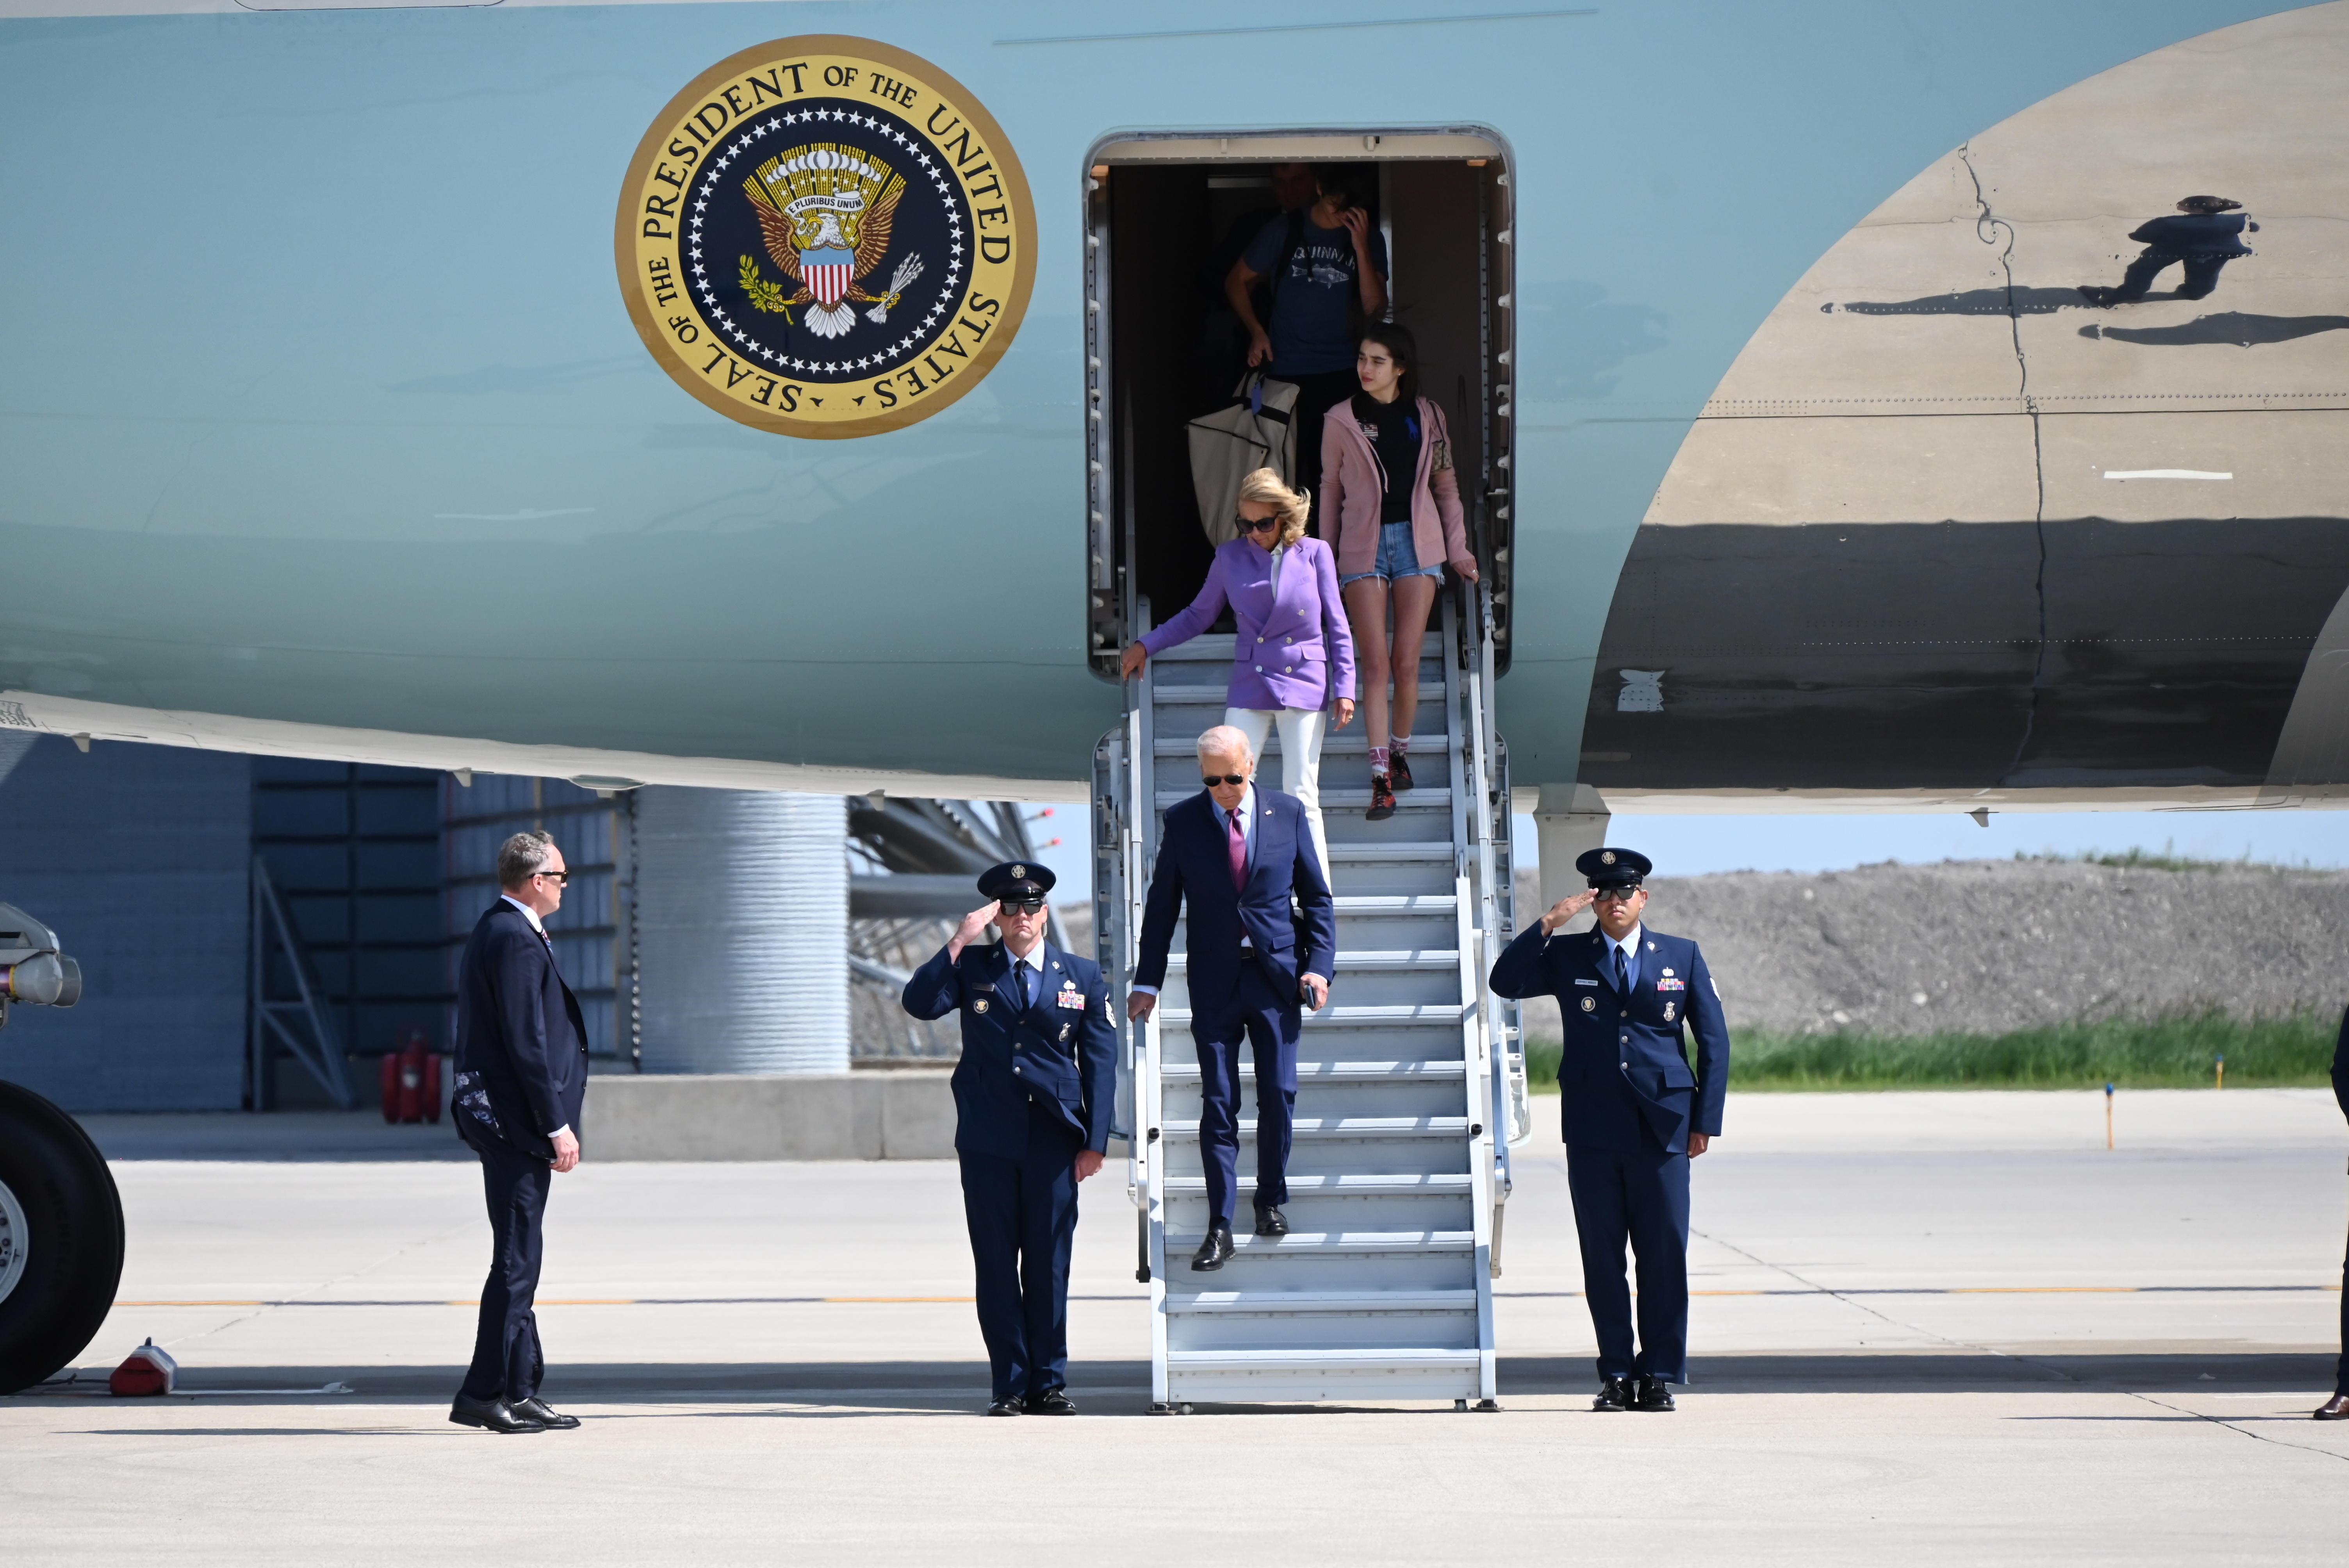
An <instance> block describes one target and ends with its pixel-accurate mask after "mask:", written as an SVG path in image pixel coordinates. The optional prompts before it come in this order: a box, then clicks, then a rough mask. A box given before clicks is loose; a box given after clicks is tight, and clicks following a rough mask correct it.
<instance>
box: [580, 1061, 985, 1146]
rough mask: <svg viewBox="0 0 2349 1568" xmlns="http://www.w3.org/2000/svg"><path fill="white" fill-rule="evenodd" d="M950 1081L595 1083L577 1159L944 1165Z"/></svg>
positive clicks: (859, 1076) (886, 1076) (614, 1079)
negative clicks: (917, 1162)
mask: <svg viewBox="0 0 2349 1568" xmlns="http://www.w3.org/2000/svg"><path fill="white" fill-rule="evenodd" d="M952 1076H953V1075H952V1074H951V1073H949V1072H944V1071H940V1072H929V1071H919V1070H915V1071H898V1070H893V1071H887V1072H863V1073H837V1074H826V1075H822V1076H807V1077H790V1078H771V1077H754V1076H750V1075H744V1074H736V1073H709V1074H700V1073H648V1074H644V1075H626V1076H622V1075H611V1076H604V1075H598V1076H596V1077H594V1078H589V1079H588V1080H587V1108H586V1110H585V1114H584V1116H583V1117H582V1120H583V1121H584V1123H585V1129H584V1138H583V1144H584V1150H583V1151H584V1152H585V1154H586V1155H587V1157H588V1158H590V1159H592V1160H596V1161H605V1160H674V1161H688V1160H950V1159H952V1158H953V1157H954V1131H955V1109H954V1095H953V1092H952V1090H951V1089H950V1088H948V1087H947V1080H948V1079H949V1078H951V1077H952Z"/></svg>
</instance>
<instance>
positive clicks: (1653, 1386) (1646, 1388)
mask: <svg viewBox="0 0 2349 1568" xmlns="http://www.w3.org/2000/svg"><path fill="white" fill-rule="evenodd" d="M1632 1408H1633V1409H1635V1410H1677V1409H1679V1408H1680V1407H1679V1406H1678V1405H1675V1404H1674V1403H1672V1386H1671V1384H1670V1383H1667V1382H1665V1381H1664V1380H1663V1379H1662V1378H1661V1377H1642V1378H1640V1401H1639V1403H1638V1404H1636V1405H1634V1406H1633V1407H1632Z"/></svg>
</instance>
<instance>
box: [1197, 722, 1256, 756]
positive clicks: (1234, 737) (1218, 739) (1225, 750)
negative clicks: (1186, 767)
mask: <svg viewBox="0 0 2349 1568" xmlns="http://www.w3.org/2000/svg"><path fill="white" fill-rule="evenodd" d="M1210 751H1216V752H1221V753H1222V754H1223V755H1225V756H1226V757H1245V758H1247V759H1248V760H1249V761H1251V762H1253V761H1255V760H1256V753H1255V752H1254V751H1253V750H1251V749H1250V748H1249V747H1248V738H1247V731H1246V730H1244V729H1240V728H1237V727H1234V726H1232V725H1228V724H1219V725H1216V727H1214V728H1212V729H1210V730H1208V731H1207V732H1206V734H1204V735H1202V736H1200V737H1199V755H1200V756H1202V757H1205V756H1206V755H1207V753H1208V752H1210Z"/></svg>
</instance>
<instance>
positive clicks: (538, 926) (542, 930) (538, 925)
mask: <svg viewBox="0 0 2349 1568" xmlns="http://www.w3.org/2000/svg"><path fill="white" fill-rule="evenodd" d="M498 896H499V897H500V898H502V899H503V900H505V901H506V902H507V903H510V904H512V905H513V906H514V907H515V908H516V909H518V910H520V911H522V917H523V919H524V920H526V921H528V922H530V928H531V929H532V930H533V931H535V932H537V933H538V934H539V935H540V937H542V938H543V939H545V941H546V961H547V962H548V963H549V964H552V963H554V940H553V939H552V938H550V937H547V935H546V927H545V925H544V924H543V923H542V922H541V921H540V920H539V918H538V911H536V910H534V909H533V908H531V907H530V905H528V904H526V903H523V901H522V900H520V899H518V898H516V897H514V895H513V894H512V893H510V892H502V893H500V894H498ZM570 1130H571V1124H570V1123H569V1122H567V1121H566V1122H564V1124H563V1125H562V1126H560V1127H558V1128H556V1129H555V1130H554V1131H552V1132H550V1133H548V1134H547V1135H546V1136H547V1140H548V1141H549V1142H552V1141H554V1140H555V1139H558V1138H560V1137H562V1136H563V1135H564V1133H566V1132H568V1131H570Z"/></svg>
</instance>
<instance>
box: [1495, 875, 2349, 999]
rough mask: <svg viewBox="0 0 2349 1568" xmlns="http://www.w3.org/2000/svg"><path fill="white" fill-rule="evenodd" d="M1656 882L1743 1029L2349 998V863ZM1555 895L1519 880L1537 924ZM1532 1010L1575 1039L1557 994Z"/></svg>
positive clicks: (1579, 925)
mask: <svg viewBox="0 0 2349 1568" xmlns="http://www.w3.org/2000/svg"><path fill="white" fill-rule="evenodd" d="M1649 887H1650V893H1651V896H1650V900H1649V905H1648V915H1647V919H1648V921H1649V923H1651V924H1652V925H1653V926H1654V927H1655V928H1656V929H1657V930H1659V931H1668V932H1671V934H1674V935H1676V936H1690V937H1694V938H1695V939H1696V940H1697V942H1698V943H1699V944H1702V947H1703V948H1704V956H1705V961H1706V963H1707V964H1709V965H1711V966H1712V969H1713V976H1714V978H1715V979H1716V980H1717V981H1718V982H1719V984H1720V986H1721V995H1722V1001H1723V1006H1724V1008H1725V1010H1726V1011H1727V1013H1728V1015H1729V1021H1730V1023H1731V1025H1732V1026H1742V1027H1747V1028H1761V1029H1769V1030H1775V1031H1782V1032H1785V1033H1790V1034H1816V1033H1825V1032H1831V1031H1835V1030H1839V1029H1848V1030H1851V1031H1854V1032H1857V1033H1867V1034H1875V1035H1922V1034H1938V1033H1944V1032H1951V1033H1967V1034H1996V1033H2001V1032H2003V1031H2006V1030H2010V1029H2020V1028H2030V1027H2035V1026H2044V1025H2049V1024H2064V1023H2072V1022H2075V1021H2083V1020H2090V1019H2098V1018H2116V1017H2120V1018H2150V1017H2159V1016H2171V1015H2177V1014H2181V1013H2200V1012H2205V1011H2214V1010H2215V1011H2218V1012H2221V1013H2224V1014H2226V1015H2228V1016H2230V1017H2235V1018H2253V1017H2276V1016H2287V1015H2292V1014H2301V1013H2317V1014H2324V1015H2333V1016H2338V1015H2339V1014H2340V1012H2341V1010H2342V1008H2343V1006H2344V1003H2349V872H2311V871H2284V870H2278V869H2274V868H2270V867H2263V866H2212V867H2197V868H2195V869H2192V870H2186V871H2168V870H2160V869H2155V868H2150V867H2145V866H2106V865H2095V864H2088V863H2083V862H2076V861H1944V862H1942V863H1941V864H1940V865H1924V866H1905V865H1899V864H1897V863H1894V864H1886V865H1878V866H1863V867H1860V868H1859V869H1857V870H1856V871H1845V872H1816V873H1798V872H1728V873H1724V874H1722V875H1718V876H1704V877H1658V878H1655V879H1653V880H1652V881H1651V882H1650V884H1649ZM1540 907H1541V906H1540V902H1539V895H1538V892H1537V890H1536V888H1535V884H1534V878H1533V876H1532V874H1531V873H1527V874H1526V875H1525V876H1522V877H1520V878H1519V880H1518V886H1517V910H1518V918H1519V920H1520V921H1521V922H1524V921H1529V920H1531V919H1534V918H1536V917H1537V915H1538V913H1539V910H1540ZM1589 926H1590V919H1589V917H1588V915H1586V916H1584V917H1583V918H1582V919H1581V920H1579V921H1578V922H1576V923H1575V926H1574V929H1577V930H1588V928H1589ZM1526 1025H1527V1033H1528V1034H1529V1035H1530V1036H1532V1037H1536V1038H1543V1037H1547V1038H1550V1039H1555V1038H1557V1035H1558V1021H1557V1007H1556V1005H1555V1003H1551V1004H1548V1005H1547V1006H1540V1007H1537V1006H1534V1005H1532V1004H1528V1006H1527V1011H1526Z"/></svg>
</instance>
